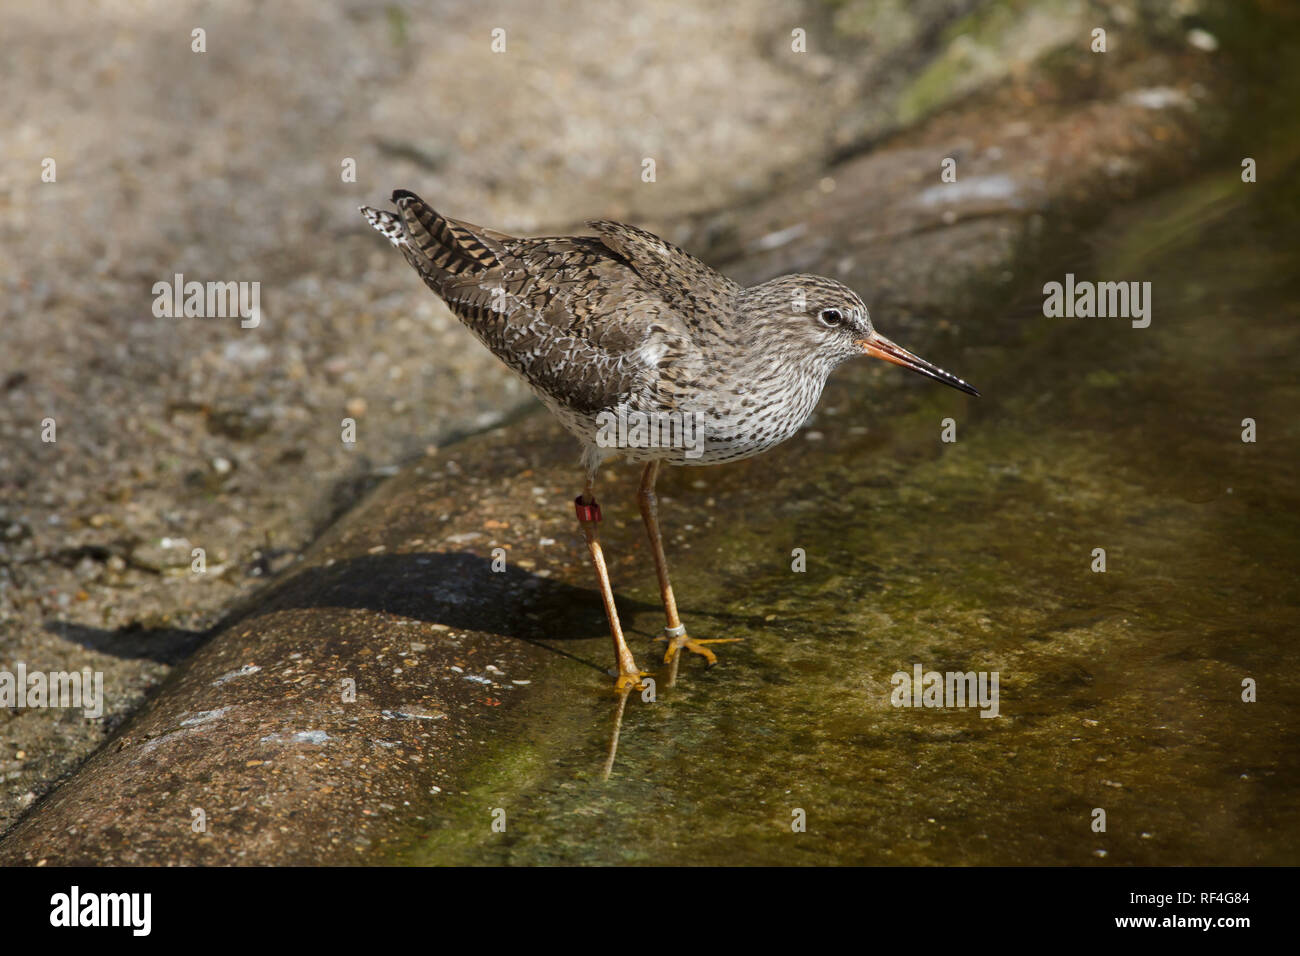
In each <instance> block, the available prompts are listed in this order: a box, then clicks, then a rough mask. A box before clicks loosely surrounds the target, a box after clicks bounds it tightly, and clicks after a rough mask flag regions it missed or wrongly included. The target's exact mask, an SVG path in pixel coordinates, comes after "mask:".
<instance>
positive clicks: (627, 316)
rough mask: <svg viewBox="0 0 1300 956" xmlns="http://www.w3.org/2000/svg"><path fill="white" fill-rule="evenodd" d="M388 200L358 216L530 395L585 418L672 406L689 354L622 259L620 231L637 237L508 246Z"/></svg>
mask: <svg viewBox="0 0 1300 956" xmlns="http://www.w3.org/2000/svg"><path fill="white" fill-rule="evenodd" d="M393 201H394V203H395V204H396V205H397V207H398V213H397V215H396V216H393V215H391V214H387V213H382V212H378V211H376V210H365V209H363V212H365V213H366V215H367V217H368V218H369V219H370V220H371V222H372V224H373V225H374V226H375V228H376V229H378V230H379V231H380V232H382V233H384V234H385V235H386V236H388V238H389V240H390V241H391V242H393V244H394V245H396V246H397V247H398V248H399V249H401V250H402V253H403V254H404V255H405V256H406V258H407V261H408V262H410V264H411V265H412V266H413V267H414V268H415V269H416V271H417V272H419V274H420V276H421V277H422V278H423V279H424V281H425V283H426V284H427V285H428V286H429V287H430V288H431V289H433V290H434V291H435V292H437V293H438V294H439V295H440V296H441V297H442V298H443V299H444V300H445V301H446V302H447V305H448V306H449V307H450V308H451V309H452V311H453V312H454V313H455V314H456V315H457V316H458V317H459V318H460V319H461V321H463V322H464V323H465V324H466V325H467V326H468V327H469V328H470V329H471V331H473V332H474V333H475V335H477V336H478V338H479V339H480V340H481V341H482V342H483V343H484V344H485V345H486V346H487V347H488V348H489V349H491V350H492V352H493V353H494V354H495V355H496V356H497V357H498V358H500V359H501V360H502V361H503V362H505V363H506V364H507V365H509V366H510V367H511V368H513V369H514V370H515V371H517V372H519V373H520V374H521V375H523V376H524V378H525V379H527V380H528V382H529V383H530V384H531V385H532V386H533V387H534V388H536V389H538V390H540V391H542V392H543V393H545V394H546V395H548V396H550V397H552V398H554V399H555V400H556V401H558V402H560V403H562V404H564V405H565V406H567V407H569V408H572V409H573V410H575V411H578V412H582V413H585V414H594V413H595V412H597V411H599V410H601V409H609V408H613V407H615V406H617V405H618V404H620V403H623V402H627V403H630V404H632V405H633V406H641V405H645V404H648V403H649V402H650V400H652V399H653V400H654V401H666V400H671V399H672V392H673V389H672V388H671V379H672V378H673V377H674V376H673V375H672V374H671V373H670V374H667V375H665V368H667V367H670V366H678V367H685V366H689V365H690V364H691V363H692V362H693V361H695V359H696V356H697V352H698V350H697V349H695V348H694V346H693V344H692V342H691V339H690V335H689V332H688V325H687V323H685V322H684V321H683V320H682V317H681V315H680V314H679V313H678V312H677V310H675V309H674V308H672V307H671V305H670V304H669V303H668V302H667V301H665V299H664V296H663V292H662V289H661V288H660V283H659V282H656V281H655V280H653V279H651V278H649V277H648V275H647V273H649V272H650V265H649V262H648V261H644V262H643V263H642V266H641V268H636V267H635V266H634V264H633V263H632V262H631V261H630V260H629V256H628V252H627V251H622V250H628V251H632V250H633V249H634V246H633V242H632V239H633V238H635V237H632V236H631V232H636V233H640V232H641V231H640V230H635V227H631V226H619V224H610V225H611V226H619V228H620V229H622V230H625V231H627V232H625V233H622V235H624V236H625V237H626V238H625V239H624V240H623V243H622V250H621V249H619V248H615V246H614V245H612V244H611V240H610V239H609V238H608V237H607V236H606V235H605V234H604V232H602V236H601V238H594V237H586V236H574V237H550V238H538V239H517V238H514V237H511V236H508V235H505V234H504V233H499V232H495V231H493V230H490V229H484V228H482V227H481V226H476V225H473V224H472V223H466V222H462V221H460V220H456V219H450V218H448V217H445V216H442V215H440V214H439V213H437V212H436V211H434V210H433V209H432V208H431V207H430V206H428V204H427V203H425V202H424V201H423V200H421V199H420V198H419V197H418V196H416V195H415V194H414V193H411V192H408V191H405V190H399V191H398V192H396V193H394V194H393ZM399 227H400V228H399ZM643 235H644V236H645V237H649V238H650V239H651V240H654V241H656V242H662V240H657V239H656V237H653V236H651V234H650V233H644V234H643ZM678 252H680V250H678ZM680 254H681V255H682V256H686V254H685V253H680ZM642 257H643V259H644V258H645V257H644V254H643V256H642ZM686 258H687V259H690V257H689V256H686ZM692 261H694V262H698V260H692ZM699 265H700V267H701V268H707V267H704V266H703V264H702V263H699ZM643 270H644V271H643ZM714 275H716V273H714ZM661 392H662V393H663V394H660V393H661ZM656 396H658V397H657V398H656Z"/></svg>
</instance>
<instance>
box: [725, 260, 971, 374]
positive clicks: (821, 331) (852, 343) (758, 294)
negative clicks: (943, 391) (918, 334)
mask: <svg viewBox="0 0 1300 956" xmlns="http://www.w3.org/2000/svg"><path fill="white" fill-rule="evenodd" d="M742 296H743V297H744V298H745V299H746V300H747V301H743V302H742V309H743V311H744V312H745V313H746V314H748V315H750V316H753V317H755V319H756V320H757V321H759V322H762V323H764V324H774V325H776V326H777V327H778V328H777V331H778V333H779V335H780V341H782V342H783V343H784V344H785V345H786V346H787V347H789V348H792V349H794V350H795V351H797V352H799V353H802V354H804V355H806V356H808V357H809V359H811V360H812V361H814V362H816V363H819V364H824V365H825V366H826V367H827V368H828V369H829V368H833V367H835V366H836V365H839V364H840V363H841V362H844V361H846V360H848V359H851V358H856V357H857V356H859V355H870V356H871V357H872V358H878V359H884V360H885V361H886V362H892V363H893V364H894V365H901V366H902V367H903V368H906V369H911V370H912V371H913V372H917V373H919V374H921V375H924V376H926V377H927V378H932V379H934V380H935V381H936V382H942V383H943V384H945V385H949V386H951V387H953V388H955V389H957V390H959V391H962V392H965V393H967V394H968V395H978V394H979V392H977V391H976V390H975V389H974V387H972V386H971V385H969V384H967V383H966V382H964V381H962V380H961V379H959V378H958V377H957V376H956V375H953V374H952V373H951V372H945V371H944V370H943V369H941V368H939V367H938V366H937V365H931V364H930V363H929V362H927V361H926V360H925V359H923V358H921V357H920V356H918V355H913V354H912V353H911V352H909V351H907V349H905V348H903V347H902V346H900V345H895V344H894V343H893V342H891V341H890V340H889V339H887V338H885V337H884V336H883V335H881V334H880V333H879V332H877V331H876V329H875V326H873V325H872V323H871V315H870V314H869V313H868V312H867V306H866V304H865V303H864V302H863V301H862V299H861V298H860V297H859V296H858V294H857V293H856V292H854V291H853V290H852V289H850V288H849V287H848V286H846V285H845V284H844V283H842V282H836V281H835V280H834V279H827V278H825V277H823V276H815V275H788V276H781V277H780V278H778V279H772V280H771V281H770V282H764V283H763V284H762V285H757V286H753V287H752V288H749V289H746V290H745V291H744V292H743V293H742Z"/></svg>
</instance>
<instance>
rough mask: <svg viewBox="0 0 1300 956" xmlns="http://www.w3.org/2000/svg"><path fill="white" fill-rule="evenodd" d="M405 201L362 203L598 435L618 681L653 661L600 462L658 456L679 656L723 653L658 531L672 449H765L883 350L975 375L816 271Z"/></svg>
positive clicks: (594, 447) (608, 227) (587, 532)
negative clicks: (701, 636)
mask: <svg viewBox="0 0 1300 956" xmlns="http://www.w3.org/2000/svg"><path fill="white" fill-rule="evenodd" d="M393 203H394V205H396V206H397V212H396V213H392V212H386V211H383V210H378V209H371V208H369V207H368V206H362V207H361V211H362V213H364V214H365V217H366V218H367V219H368V220H369V221H370V224H371V225H372V226H374V227H375V229H377V230H378V231H379V232H381V233H383V235H385V236H386V237H387V238H388V240H389V242H391V243H392V244H393V245H395V246H396V247H397V248H398V249H400V250H401V252H402V255H404V256H405V257H406V261H407V262H409V263H410V264H411V265H412V266H413V267H414V268H415V271H416V272H418V273H419V274H420V277H421V278H422V279H423V280H424V282H425V284H426V285H427V286H428V287H429V288H430V289H432V290H433V291H434V292H436V293H437V294H438V295H439V296H441V297H442V299H443V301H445V302H446V303H447V305H448V306H449V307H450V308H451V310H452V312H454V313H455V314H456V315H457V316H458V317H459V318H460V320H461V321H462V322H464V323H465V325H467V326H468V327H469V329H470V331H472V332H473V333H474V334H475V335H476V336H478V338H479V340H480V341H481V342H482V343H483V344H484V345H486V346H487V347H488V348H489V349H491V350H492V352H493V353H494V354H495V355H496V356H497V357H498V358H499V359H501V361H503V362H505V363H506V365H508V366H509V367H510V368H512V369H513V370H514V371H515V372H517V373H519V374H520V375H521V376H523V378H524V379H525V380H526V381H527V382H528V384H529V385H530V386H531V387H532V389H533V390H534V391H535V392H536V393H537V395H538V397H540V398H541V400H542V402H543V403H544V404H545V405H546V406H547V407H548V408H549V409H550V410H551V411H552V412H554V413H555V415H556V417H557V418H559V420H560V421H561V423H563V425H564V426H565V427H566V428H567V429H568V430H569V431H571V432H572V433H573V434H574V435H576V436H577V437H578V439H579V441H581V442H582V446H583V456H582V457H583V464H584V466H585V468H586V472H587V480H586V485H585V488H584V490H583V493H582V494H581V495H579V496H578V497H577V498H576V499H575V501H574V505H575V508H576V510H577V515H578V522H579V524H580V526H581V528H582V532H583V536H584V537H585V538H586V541H587V550H588V551H589V552H590V555H591V562H592V565H593V566H594V567H595V570H596V579H597V581H598V582H599V584H600V594H601V598H602V600H603V601H604V605H605V615H606V617H607V618H608V619H609V629H610V634H611V636H612V637H613V639H614V652H615V657H616V662H617V665H618V677H617V682H616V686H617V688H618V689H619V690H620V691H622V692H624V693H626V692H627V690H629V689H630V688H632V687H636V686H639V685H640V683H641V678H642V677H644V676H646V672H644V671H642V670H640V668H638V667H637V664H636V660H635V658H633V656H632V652H631V651H630V650H629V649H628V646H627V641H626V640H625V639H624V637H623V631H622V628H621V627H620V625H619V620H618V611H617V610H616V609H615V607H614V592H613V589H612V588H611V586H610V581H609V572H608V570H607V569H606V566H605V558H604V553H603V552H602V550H601V547H600V535H599V530H598V526H599V522H600V520H601V515H600V506H599V505H598V504H597V503H596V497H595V494H594V492H593V489H594V485H595V479H596V473H597V470H598V469H599V467H600V465H601V463H602V462H603V461H605V460H606V459H608V458H611V457H615V456H624V457H625V458H627V459H628V460H631V461H636V462H644V463H645V469H644V472H643V473H642V477H641V486H640V491H639V493H638V504H639V505H640V510H641V517H642V518H643V519H644V521H645V527H646V533H647V535H648V536H649V539H650V550H651V553H652V554H653V555H654V561H655V570H656V571H657V573H658V577H659V591H660V596H661V598H662V599H663V605H664V614H665V616H666V618H667V625H666V626H665V628H664V630H665V637H666V638H667V641H668V650H667V652H666V654H665V657H664V660H665V662H671V661H672V660H673V658H674V657H675V655H676V654H677V653H678V652H679V651H680V650H682V649H685V650H687V651H691V652H694V653H696V654H699V655H701V656H702V657H703V658H704V659H705V660H706V661H707V662H708V665H709V666H712V665H713V664H715V663H716V662H717V657H716V656H715V655H714V653H713V651H712V650H710V649H709V648H708V647H707V646H706V645H708V644H717V643H724V642H726V641H729V640H736V638H725V639H720V640H697V639H692V638H691V637H689V636H688V635H687V633H686V627H685V625H683V624H682V621H681V618H680V617H679V616H678V613H677V602H676V600H675V599H674V597H673V589H672V585H671V584H670V583H669V578H668V563H667V560H666V559H665V557H664V546H663V538H662V536H661V535H660V533H659V516H658V503H657V500H656V497H655V479H656V477H657V476H658V474H659V466H660V464H661V463H664V462H667V463H668V464H670V465H713V464H718V463H720V462H725V461H737V460H739V459H741V458H749V457H751V456H753V455H757V454H759V453H760V452H763V451H766V450H767V449H769V448H771V447H772V446H774V445H777V444H779V443H780V442H783V441H785V440H786V439H787V438H789V437H791V436H792V435H794V434H795V432H797V431H798V430H799V427H800V426H801V425H802V424H803V422H804V421H805V420H806V419H807V418H808V416H809V415H811V414H812V411H813V408H814V407H815V406H816V404H817V400H818V399H819V398H820V397H821V392H822V387H823V386H824V385H825V384H826V378H827V376H829V375H830V373H831V371H832V370H833V369H834V368H835V367H836V366H837V365H839V364H840V363H841V362H843V361H845V360H846V359H850V358H853V357H855V356H859V355H864V354H865V355H870V356H873V357H875V358H879V359H884V360H885V361H886V362H892V363H894V364H895V365H901V366H903V367H904V368H907V369H911V370H912V371H914V372H919V373H920V374H922V375H925V376H928V377H929V378H932V379H934V380H935V381H939V382H942V383H944V384H945V385H950V386H952V387H953V388H956V389H960V390H961V391H963V392H966V393H968V394H970V395H978V394H979V393H978V392H977V391H976V390H975V389H974V388H972V387H971V386H970V385H968V384H967V383H966V382H964V381H962V380H961V379H959V378H957V376H955V375H952V374H951V373H949V372H945V371H944V370H943V369H941V368H938V367H937V366H935V365H931V364H930V363H929V362H927V361H925V360H924V359H922V358H919V357H918V356H916V355H913V354H912V353H911V352H909V351H907V350H906V349H904V348H902V347H900V346H898V345H895V344H894V343H893V342H891V341H890V340H889V339H887V338H885V337H884V336H883V335H881V334H880V333H879V332H877V331H876V330H875V328H874V327H873V326H872V324H871V319H870V316H869V315H868V313H867V307H866V306H865V305H864V304H863V302H862V300H861V299H860V298H859V297H858V296H857V294H856V293H854V292H853V290H852V289H850V288H848V287H847V286H845V285H843V284H842V283H839V282H836V281H835V280H834V279H827V278H823V277H822V276H816V275H787V276H781V277H780V278H776V279H772V280H770V281H768V282H764V283H762V284H760V285H756V286H751V287H749V288H742V287H741V286H740V285H738V284H736V283H735V282H733V281H732V280H730V279H728V278H727V277H726V276H724V275H722V274H721V273H719V272H717V271H715V270H713V269H711V268H709V267H708V266H707V265H705V264H704V263H703V262H701V261H700V260H699V259H696V258H695V257H694V256H692V255H690V254H689V253H687V252H684V251H683V250H681V249H679V248H678V247H677V246H675V245H673V244H672V243H670V242H667V241H665V240H664V239H661V238H659V237H658V236H656V235H654V234H653V233H650V232H646V231H645V230H644V229H638V228H637V227H636V226H629V225H627V224H625V223H621V222H612V221H610V220H603V219H602V220H593V221H590V222H588V223H587V225H588V226H590V227H591V228H592V229H594V230H595V231H596V233H597V235H595V236H553V237H544V238H536V239H519V238H515V237H513V236H508V235H505V234H504V233H500V232H495V231H493V230H491V229H484V228H482V227H480V226H475V225H471V224H470V223H467V222H461V221H459V220H456V219H449V218H447V217H446V216H442V215H439V214H438V213H437V212H435V211H434V210H433V209H431V208H430V207H429V206H428V205H427V204H426V203H425V202H424V201H423V200H422V199H420V197H419V196H417V195H415V193H412V192H408V191H406V190H404V189H399V190H397V191H396V192H394V193H393Z"/></svg>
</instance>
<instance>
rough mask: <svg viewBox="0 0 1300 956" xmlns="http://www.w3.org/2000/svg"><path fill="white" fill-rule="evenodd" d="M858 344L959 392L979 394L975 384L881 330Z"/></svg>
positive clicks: (876, 354)
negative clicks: (943, 367)
mask: <svg viewBox="0 0 1300 956" xmlns="http://www.w3.org/2000/svg"><path fill="white" fill-rule="evenodd" d="M857 345H858V347H859V348H861V349H862V351H864V352H866V353H867V354H868V355H870V356H871V357H872V358H878V359H884V360H885V361H886V362H892V363H893V364H895V365H901V366H903V368H906V369H911V370H912V371H913V372H917V373H919V374H921V375H924V376H925V377H926V378H932V379H934V380H935V381H936V382H943V384H945V385H950V386H952V387H953V388H955V389H957V390H958V391H959V392H965V393H966V394H967V395H979V392H977V391H976V390H975V387H974V386H973V385H968V384H967V383H965V382H963V381H962V380H961V379H959V378H958V377H957V376H956V375H953V374H952V373H951V372H945V371H944V370H943V369H941V368H939V366H937V365H931V364H930V363H929V362H927V361H926V360H925V359H923V358H921V357H920V356H919V355H913V354H912V353H911V352H909V351H908V350H907V349H905V348H903V347H902V346H901V345H895V344H894V343H893V342H891V341H889V339H887V338H885V337H884V336H883V335H881V334H880V333H879V332H876V331H874V330H873V331H872V333H871V334H870V335H869V336H867V337H866V338H865V339H858V340H857Z"/></svg>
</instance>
